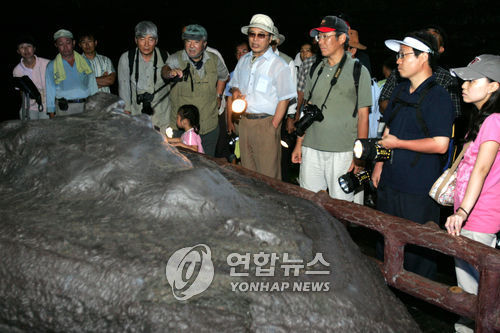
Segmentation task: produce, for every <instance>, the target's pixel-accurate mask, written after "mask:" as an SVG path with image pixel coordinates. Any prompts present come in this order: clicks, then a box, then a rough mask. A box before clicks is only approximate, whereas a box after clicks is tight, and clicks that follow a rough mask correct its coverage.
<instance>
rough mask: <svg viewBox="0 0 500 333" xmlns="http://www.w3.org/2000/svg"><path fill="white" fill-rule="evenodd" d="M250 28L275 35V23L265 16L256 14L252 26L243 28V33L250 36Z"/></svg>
mask: <svg viewBox="0 0 500 333" xmlns="http://www.w3.org/2000/svg"><path fill="white" fill-rule="evenodd" d="M248 28H259V29H262V30H264V31H267V32H269V33H270V34H272V35H274V22H273V20H271V18H270V17H269V16H267V15H264V14H255V15H254V16H252V19H251V20H250V24H249V25H247V26H244V27H243V28H241V32H242V33H244V34H245V35H248Z"/></svg>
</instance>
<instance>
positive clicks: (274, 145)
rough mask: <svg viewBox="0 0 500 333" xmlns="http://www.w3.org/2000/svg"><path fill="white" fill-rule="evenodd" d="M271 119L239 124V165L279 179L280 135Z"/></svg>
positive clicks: (241, 121)
mask: <svg viewBox="0 0 500 333" xmlns="http://www.w3.org/2000/svg"><path fill="white" fill-rule="evenodd" d="M272 120H273V117H272V116H270V117H267V118H261V119H248V118H246V117H242V118H241V120H240V124H239V134H240V154H241V165H242V166H243V167H245V168H247V169H250V170H254V171H257V172H259V173H262V174H264V175H266V176H269V177H272V178H276V179H281V144H280V140H281V133H280V127H279V126H278V128H274V126H273V123H272Z"/></svg>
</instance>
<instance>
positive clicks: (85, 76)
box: [45, 29, 97, 118]
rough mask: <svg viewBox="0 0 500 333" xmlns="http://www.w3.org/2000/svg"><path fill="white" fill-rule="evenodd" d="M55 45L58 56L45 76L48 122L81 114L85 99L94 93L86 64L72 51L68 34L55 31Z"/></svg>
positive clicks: (93, 83) (50, 64)
mask: <svg viewBox="0 0 500 333" xmlns="http://www.w3.org/2000/svg"><path fill="white" fill-rule="evenodd" d="M54 42H55V46H56V48H57V50H58V51H59V54H58V55H57V56H56V58H55V59H54V60H52V61H51V62H49V64H48V65H47V70H46V72H45V82H46V86H47V113H48V114H49V116H50V117H51V118H53V117H54V115H57V116H66V115H70V114H75V113H81V112H83V110H84V105H85V101H86V99H87V97H88V96H91V95H93V94H95V93H96V92H97V82H96V79H95V75H94V72H93V71H92V68H91V65H90V63H89V61H88V60H87V59H85V58H84V57H82V56H81V55H80V54H78V53H77V52H75V51H74V50H73V49H74V47H75V41H74V40H73V34H72V33H71V31H68V30H65V29H61V30H58V31H57V32H56V33H55V34H54Z"/></svg>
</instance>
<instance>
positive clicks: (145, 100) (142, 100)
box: [137, 92, 154, 115]
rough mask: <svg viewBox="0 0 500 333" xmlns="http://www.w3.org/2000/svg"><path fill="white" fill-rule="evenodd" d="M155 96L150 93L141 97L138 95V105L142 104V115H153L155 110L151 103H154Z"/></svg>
mask: <svg viewBox="0 0 500 333" xmlns="http://www.w3.org/2000/svg"><path fill="white" fill-rule="evenodd" d="M153 99H154V95H153V94H150V93H147V92H145V93H142V94H140V95H137V104H142V110H141V112H142V113H145V114H148V115H152V114H153V112H154V111H153V108H152V107H151V103H152V102H153Z"/></svg>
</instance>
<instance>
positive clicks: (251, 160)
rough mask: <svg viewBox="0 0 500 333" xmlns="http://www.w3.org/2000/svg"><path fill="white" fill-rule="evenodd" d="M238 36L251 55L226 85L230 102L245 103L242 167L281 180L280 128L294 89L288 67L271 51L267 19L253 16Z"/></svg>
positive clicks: (270, 24) (270, 28)
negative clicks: (231, 97)
mask: <svg viewBox="0 0 500 333" xmlns="http://www.w3.org/2000/svg"><path fill="white" fill-rule="evenodd" d="M241 32H242V33H243V34H245V35H248V44H249V45H250V48H251V50H252V51H251V52H249V53H247V54H246V55H244V56H243V57H241V58H240V60H239V61H238V64H237V65H236V68H235V70H234V74H233V77H232V79H231V82H230V83H229V86H231V87H232V88H231V92H232V94H233V100H237V99H245V100H246V103H247V108H246V111H245V113H244V114H243V117H242V119H241V120H240V125H239V135H240V140H239V141H240V152H241V164H242V165H243V166H244V167H245V168H248V169H251V170H254V171H257V172H260V173H262V174H264V175H266V176H269V177H273V178H276V179H281V145H280V137H281V135H280V124H281V121H282V119H283V116H284V115H285V113H286V111H287V106H288V102H289V100H290V99H292V98H294V97H296V96H297V90H296V86H295V84H294V80H293V78H292V74H291V72H290V69H289V67H288V64H287V63H286V62H285V61H284V60H283V59H282V58H280V57H279V56H277V55H276V54H275V53H274V52H273V50H272V48H271V47H270V44H271V41H272V39H273V35H274V34H275V28H274V22H273V20H272V19H271V18H270V17H269V16H267V15H264V14H256V15H254V16H253V17H252V19H251V21H250V24H249V25H247V26H244V27H242V28H241Z"/></svg>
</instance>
